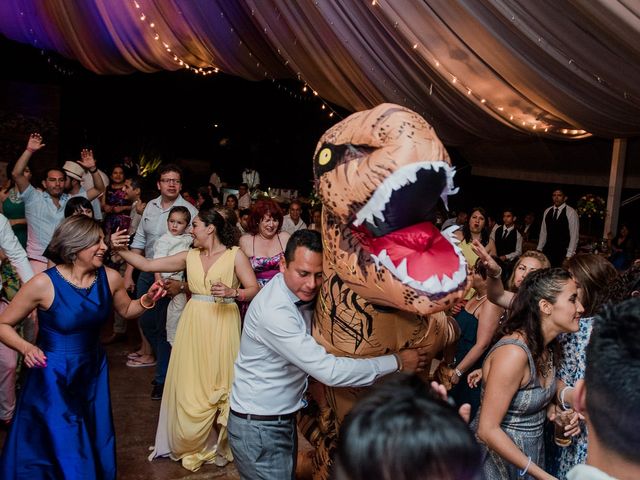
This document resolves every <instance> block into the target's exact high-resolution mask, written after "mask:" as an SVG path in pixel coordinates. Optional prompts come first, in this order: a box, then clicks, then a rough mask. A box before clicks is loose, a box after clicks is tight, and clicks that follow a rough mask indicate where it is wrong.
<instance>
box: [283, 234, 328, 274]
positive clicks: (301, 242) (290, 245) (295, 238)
mask: <svg viewBox="0 0 640 480" xmlns="http://www.w3.org/2000/svg"><path fill="white" fill-rule="evenodd" d="M298 247H305V248H308V249H309V250H311V251H312V252H316V253H322V237H321V236H320V232H316V231H315V230H307V229H303V230H298V231H296V232H293V235H291V238H289V241H288V242H287V246H286V247H285V249H284V260H285V262H287V265H288V264H289V262H291V261H292V260H293V257H294V256H295V254H296V249H297V248H298Z"/></svg>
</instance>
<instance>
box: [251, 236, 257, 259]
mask: <svg viewBox="0 0 640 480" xmlns="http://www.w3.org/2000/svg"><path fill="white" fill-rule="evenodd" d="M251 238H252V239H253V256H254V257H255V256H256V236H255V235H252V236H251Z"/></svg>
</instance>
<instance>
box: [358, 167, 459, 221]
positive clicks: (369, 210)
mask: <svg viewBox="0 0 640 480" xmlns="http://www.w3.org/2000/svg"><path fill="white" fill-rule="evenodd" d="M440 169H444V171H445V172H446V175H447V185H446V187H445V189H444V190H443V191H442V193H441V194H440V196H441V198H442V200H443V202H444V204H445V206H446V205H447V197H448V196H449V195H453V194H455V193H457V192H458V189H457V188H454V187H453V177H454V176H455V168H453V167H452V166H451V165H449V164H448V163H447V162H443V161H437V162H416V163H412V164H410V165H405V166H404V167H402V168H399V169H398V170H396V171H395V172H393V173H392V174H391V175H389V176H388V177H387V178H385V179H384V181H383V182H382V183H381V184H380V185H379V186H378V188H376V190H375V192H373V195H372V196H371V198H370V199H369V201H368V202H367V203H366V204H365V206H364V207H362V208H361V209H360V211H358V213H356V218H355V220H354V221H353V225H354V226H356V227H359V226H360V225H362V224H363V223H365V222H369V223H373V219H374V218H377V219H379V220H380V221H382V222H384V220H385V218H384V213H383V212H384V209H385V207H386V206H387V203H389V200H390V199H391V195H392V194H393V192H394V191H396V190H399V189H401V188H403V187H406V186H407V185H410V184H412V183H415V182H416V181H417V179H418V172H419V171H420V170H433V171H436V172H439V171H440Z"/></svg>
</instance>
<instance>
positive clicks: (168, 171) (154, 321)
mask: <svg viewBox="0 0 640 480" xmlns="http://www.w3.org/2000/svg"><path fill="white" fill-rule="evenodd" d="M157 187H158V190H159V191H160V196H159V197H157V198H154V199H153V200H151V201H149V202H148V203H147V206H146V207H145V209H144V212H143V213H142V219H141V220H140V224H139V225H138V229H137V230H136V234H135V236H134V237H133V241H132V242H131V250H132V251H134V252H137V253H139V254H141V255H142V254H143V255H144V256H145V257H146V258H153V257H154V253H155V250H154V245H155V243H156V240H158V239H159V238H160V237H161V236H162V235H164V234H165V233H167V218H168V217H169V211H170V210H171V208H172V207H174V206H175V207H177V206H183V207H186V208H187V209H188V210H189V212H190V213H191V218H195V216H196V215H197V214H198V210H197V209H196V208H195V207H194V206H193V205H191V204H190V203H189V202H187V201H186V200H185V199H184V198H182V196H181V195H180V190H181V189H182V169H181V168H180V167H178V166H177V165H172V164H168V165H163V166H161V167H160V169H159V170H158V183H157ZM153 282H154V274H153V273H151V272H141V273H140V276H139V277H138V283H137V285H136V291H137V292H138V293H139V294H140V295H142V294H143V293H144V292H146V291H147V290H149V287H150V286H151V284H152V283H153ZM124 283H125V288H127V289H128V290H130V289H132V288H133V285H134V283H133V267H132V266H131V265H127V269H126V270H125V273H124ZM180 287H182V290H181V288H180ZM165 288H166V289H167V296H166V297H164V298H161V299H159V300H158V301H156V305H155V307H154V308H152V309H150V310H147V311H146V312H145V313H144V314H143V315H142V316H141V317H140V327H141V328H142V332H143V333H144V336H145V337H146V338H147V340H148V341H149V343H150V344H151V348H152V350H153V354H154V355H155V357H156V362H157V363H156V373H155V378H154V380H153V384H154V385H153V389H152V391H151V399H152V400H160V399H161V398H162V390H163V388H164V379H165V376H166V374H167V367H168V366H169V356H170V354H171V346H170V345H169V342H167V328H166V322H167V306H168V305H169V302H170V300H171V297H173V296H175V295H177V294H179V293H181V292H182V291H183V290H184V283H183V282H180V281H178V280H170V279H169V280H166V282H165Z"/></svg>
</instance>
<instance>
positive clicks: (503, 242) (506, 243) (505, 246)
mask: <svg viewBox="0 0 640 480" xmlns="http://www.w3.org/2000/svg"><path fill="white" fill-rule="evenodd" d="M502 232H504V226H500V227H498V228H497V229H496V254H497V255H498V256H499V257H501V256H502V255H508V254H509V253H512V252H515V250H516V244H517V242H518V234H517V233H516V229H515V228H512V229H511V231H510V232H509V234H508V235H507V237H506V238H504V239H503V238H502Z"/></svg>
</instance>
